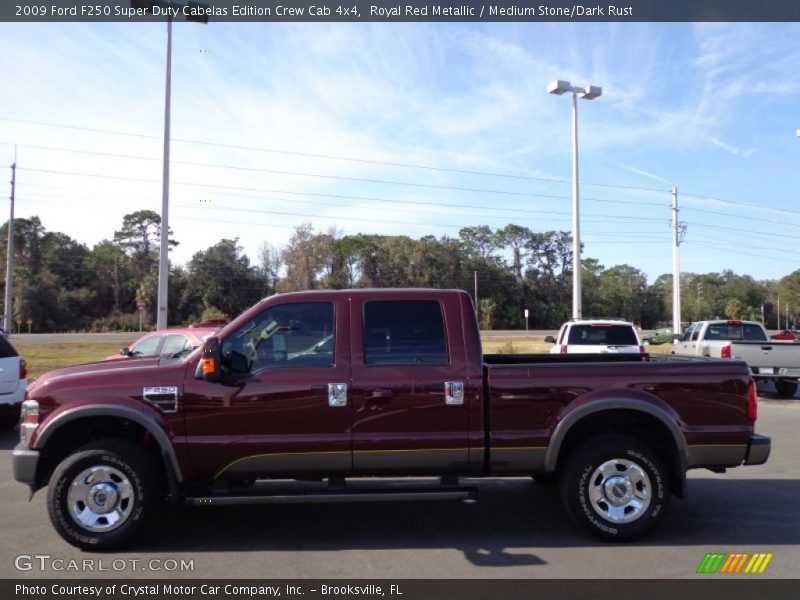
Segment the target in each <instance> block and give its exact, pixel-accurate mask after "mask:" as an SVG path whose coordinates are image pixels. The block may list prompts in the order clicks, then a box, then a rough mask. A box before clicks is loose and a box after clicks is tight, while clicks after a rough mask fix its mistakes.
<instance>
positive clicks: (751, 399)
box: [747, 379, 758, 421]
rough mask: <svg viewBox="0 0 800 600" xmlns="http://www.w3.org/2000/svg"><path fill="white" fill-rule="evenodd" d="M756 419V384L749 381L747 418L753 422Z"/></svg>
mask: <svg viewBox="0 0 800 600" xmlns="http://www.w3.org/2000/svg"><path fill="white" fill-rule="evenodd" d="M757 417H758V390H757V389H756V382H755V381H753V380H752V379H751V380H750V387H749V389H748V390H747V418H748V419H749V420H751V421H755V420H756V418H757Z"/></svg>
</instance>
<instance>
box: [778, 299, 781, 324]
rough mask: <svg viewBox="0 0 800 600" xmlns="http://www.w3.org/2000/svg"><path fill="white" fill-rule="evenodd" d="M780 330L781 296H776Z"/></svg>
mask: <svg viewBox="0 0 800 600" xmlns="http://www.w3.org/2000/svg"><path fill="white" fill-rule="evenodd" d="M780 330H781V297H780V296H778V331H780Z"/></svg>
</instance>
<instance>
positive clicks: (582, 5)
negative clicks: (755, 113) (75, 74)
mask: <svg viewBox="0 0 800 600" xmlns="http://www.w3.org/2000/svg"><path fill="white" fill-rule="evenodd" d="M168 18H170V19H174V20H176V21H181V20H204V21H205V20H206V19H208V20H210V21H272V22H284V21H285V22H298V21H328V22H332V21H364V22H410V21H417V22H436V21H471V22H504V21H506V22H511V21H525V22H536V21H564V22H600V21H608V22H653V21H745V22H750V21H752V22H756V21H762V22H769V21H800V1H798V0H602V1H599V2H594V1H588V2H579V1H576V0H497V1H494V0H489V1H485V2H484V1H480V0H442V1H430V2H428V1H425V0H398V1H396V2H391V1H386V0H368V1H363V0H300V1H298V0H204V1H199V0H198V1H195V0H0V21H7V22H58V21H65V22H67V21H81V22H102V21H109V22H111V21H116V22H120V21H130V22H139V21H161V20H165V19H168Z"/></svg>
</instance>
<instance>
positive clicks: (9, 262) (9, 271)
mask: <svg viewBox="0 0 800 600" xmlns="http://www.w3.org/2000/svg"><path fill="white" fill-rule="evenodd" d="M16 182H17V147H16V146H14V162H13V163H12V164H11V196H9V199H10V200H11V211H10V213H9V217H8V248H7V250H6V305H5V309H6V315H5V322H4V323H3V329H5V331H6V335H11V332H12V331H13V330H14V327H13V325H12V324H13V323H14V306H13V304H14V295H13V293H12V292H13V284H14V187H15V186H16Z"/></svg>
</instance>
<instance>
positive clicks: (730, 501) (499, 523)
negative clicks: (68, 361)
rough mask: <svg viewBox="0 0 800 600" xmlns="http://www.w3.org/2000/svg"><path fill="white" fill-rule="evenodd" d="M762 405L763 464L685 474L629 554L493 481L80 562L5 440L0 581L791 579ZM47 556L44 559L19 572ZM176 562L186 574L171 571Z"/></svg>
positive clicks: (227, 515) (298, 513)
mask: <svg viewBox="0 0 800 600" xmlns="http://www.w3.org/2000/svg"><path fill="white" fill-rule="evenodd" d="M768 390H769V391H768ZM761 393H762V397H761V402H760V407H759V409H760V414H759V422H758V431H759V432H760V433H764V434H766V435H770V436H772V440H773V452H772V456H771V457H770V460H769V462H768V463H767V464H766V465H763V466H757V467H742V468H738V469H733V470H731V471H729V472H728V473H727V474H725V475H717V474H713V473H710V472H708V471H693V472H691V474H690V478H691V481H690V488H689V497H688V498H687V499H685V500H674V501H673V504H672V506H671V509H670V513H669V514H668V516H667V518H666V519H665V521H664V522H663V524H662V526H661V528H660V529H659V530H658V531H657V532H656V533H655V534H654V535H652V536H651V537H649V538H647V539H646V540H643V541H640V542H638V543H635V544H630V545H610V544H605V543H601V542H597V541H595V540H593V539H590V538H589V537H587V536H586V535H585V534H584V533H583V531H582V530H579V529H578V528H577V527H576V526H575V525H574V524H573V523H572V522H571V521H570V520H569V518H568V517H567V516H566V515H565V513H564V511H563V510H562V508H561V504H560V501H559V499H558V497H557V494H556V493H555V490H553V489H551V488H548V487H544V486H541V485H538V484H536V483H534V482H533V481H531V480H528V479H502V480H492V481H486V482H478V483H477V485H478V486H479V490H480V496H479V497H480V500H479V502H478V503H477V504H475V505H466V504H460V503H450V502H445V503H438V502H434V503H423V502H404V503H391V504H374V505H371V504H352V505H341V504H339V505H283V506H271V507H246V508H212V509H183V508H180V509H178V508H171V509H168V510H165V511H164V512H163V513H162V515H161V516H160V517H159V518H158V519H157V521H156V522H155V523H154V524H153V526H152V527H151V531H150V533H149V535H148V536H147V537H146V538H145V539H144V540H143V541H142V543H141V544H140V545H138V546H137V547H136V548H135V549H133V550H132V551H129V552H122V553H118V554H116V553H114V554H100V555H95V554H89V553H83V552H80V551H78V550H76V549H74V548H72V547H71V546H68V545H67V544H66V543H64V542H63V541H62V540H61V538H59V537H58V536H57V535H56V533H55V532H54V530H53V529H52V527H51V525H50V522H49V519H48V517H47V511H46V507H45V503H44V496H45V494H44V493H42V492H39V493H37V495H36V496H35V497H34V499H33V501H32V502H30V503H29V502H27V490H26V489H25V488H24V487H23V486H22V485H20V484H17V483H16V482H14V481H13V479H12V475H11V449H12V448H13V446H14V445H15V444H16V441H17V433H16V431H14V432H6V433H3V434H2V436H0V506H2V513H1V514H0V531H2V539H3V543H2V545H0V577H2V578H31V579H38V578H42V577H76V578H77V577H87V576H90V577H98V576H99V577H169V578H228V577H235V578H244V577H249V578H253V577H258V578H339V577H347V578H382V579H394V578H397V579H402V578H442V577H449V578H687V577H709V575H703V576H701V575H696V574H695V571H696V569H697V567H698V565H699V564H700V562H701V560H702V559H703V557H704V556H705V554H706V553H708V552H726V553H733V552H747V553H756V552H768V553H773V554H774V557H773V559H772V561H771V562H770V564H769V566H768V568H767V570H766V572H765V573H764V574H763V575H758V576H757V577H769V578H795V577H798V575H800V569H798V565H800V513H799V512H798V499H800V479H798V476H797V475H798V467H797V457H798V456H800V436H798V431H800V400H798V399H797V398H795V399H794V400H790V401H786V400H778V399H776V398H775V396H774V394H773V393H772V392H771V387H770V388H767V387H764V388H763V390H762V392H761ZM21 555H22V556H23V558H22V559H20V558H18V557H19V556H21ZM43 555H44V556H47V557H48V558H47V559H36V558H32V559H29V558H25V557H36V556H43ZM70 559H77V560H78V561H79V563H78V564H83V563H82V561H83V560H84V559H94V560H95V562H94V563H93V569H94V572H86V571H85V570H70V571H65V570H59V569H57V568H55V567H58V566H61V569H64V566H63V565H68V564H69V562H68V561H69V560H70ZM54 560H63V561H64V562H63V563H59V562H55V563H54V562H53V561H54ZM172 561H174V562H172ZM181 561H183V562H184V564H190V565H191V568H189V567H186V569H185V570H181V568H180V564H181ZM176 564H177V565H176ZM54 565H55V567H54ZM112 565H113V567H112ZM18 567H21V568H23V569H26V568H27V567H30V568H27V570H19V569H18ZM173 567H175V568H173ZM102 569H108V570H102ZM711 577H716V576H711ZM750 577H752V576H750Z"/></svg>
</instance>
